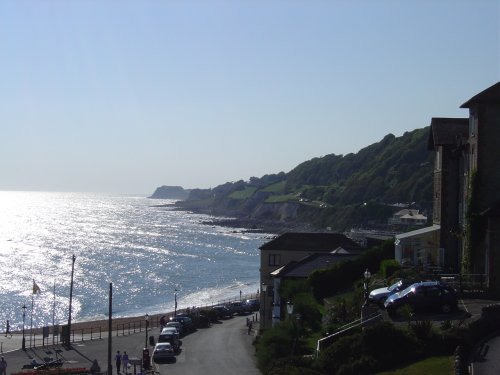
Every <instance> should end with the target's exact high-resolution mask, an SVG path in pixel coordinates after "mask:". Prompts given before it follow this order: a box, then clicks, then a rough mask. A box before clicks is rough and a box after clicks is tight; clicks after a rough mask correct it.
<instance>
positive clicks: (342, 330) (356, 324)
mask: <svg viewBox="0 0 500 375" xmlns="http://www.w3.org/2000/svg"><path fill="white" fill-rule="evenodd" d="M381 318H382V314H380V312H374V313H373V314H371V315H368V316H367V317H362V318H360V319H356V320H354V321H352V322H350V323H347V324H346V325H344V326H342V327H340V328H339V329H337V331H336V332H334V333H332V334H331V335H328V336H326V337H323V338H321V339H319V340H318V342H317V344H316V357H318V355H319V352H320V350H321V345H322V344H324V343H326V342H327V341H330V340H333V339H335V338H337V337H339V336H341V335H342V334H344V333H346V332H349V331H350V330H352V329H354V328H357V327H362V326H365V325H367V324H369V323H373V322H374V321H377V320H380V319H381Z"/></svg>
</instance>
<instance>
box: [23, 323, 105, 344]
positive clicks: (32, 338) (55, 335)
mask: <svg viewBox="0 0 500 375" xmlns="http://www.w3.org/2000/svg"><path fill="white" fill-rule="evenodd" d="M47 328H48V329H49V330H50V332H49V330H47ZM59 328H60V327H59V326H56V327H54V326H51V327H45V330H47V331H46V332H45V333H44V328H33V330H32V331H31V332H30V330H26V332H25V336H24V338H25V343H26V347H29V348H32V347H36V346H42V347H45V346H51V345H59V344H61V343H62V342H63V340H62V339H61V336H60V330H59ZM100 339H102V329H101V327H90V328H79V329H78V328H77V329H72V330H71V333H70V340H71V342H72V343H75V342H83V341H92V340H100Z"/></svg>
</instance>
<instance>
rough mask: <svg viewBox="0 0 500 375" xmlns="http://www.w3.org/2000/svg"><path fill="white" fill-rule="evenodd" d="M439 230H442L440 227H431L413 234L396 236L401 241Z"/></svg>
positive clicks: (415, 231)
mask: <svg viewBox="0 0 500 375" xmlns="http://www.w3.org/2000/svg"><path fill="white" fill-rule="evenodd" d="M439 229H441V226H440V225H432V226H430V227H425V228H422V229H417V230H412V231H411V232H406V233H401V234H396V240H399V239H401V238H409V237H415V236H418V235H421V234H425V233H430V232H434V231H436V230H439Z"/></svg>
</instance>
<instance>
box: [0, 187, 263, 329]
mask: <svg viewBox="0 0 500 375" xmlns="http://www.w3.org/2000/svg"><path fill="white" fill-rule="evenodd" d="M174 203H175V201H172V200H157V199H154V200H153V199H149V198H147V197H145V196H139V195H137V196H136V195H117V194H97V193H66V192H65V193H56V192H20V191H0V332H1V331H2V330H3V329H4V327H5V324H6V321H7V320H9V323H10V327H11V330H17V329H21V327H22V325H23V321H24V324H25V325H26V326H27V327H29V326H32V327H42V326H47V325H52V324H65V323H67V321H68V315H69V305H70V294H71V295H72V298H71V315H72V322H83V321H91V320H100V319H107V318H108V311H109V302H110V294H112V314H113V317H114V318H117V317H130V316H144V315H145V314H149V315H152V314H160V313H165V312H169V311H173V310H174V308H175V306H174V305H175V300H177V304H178V305H177V307H178V309H181V308H186V307H192V306H205V305H212V304H217V303H219V302H220V301H223V300H226V299H230V298H238V297H239V296H240V293H241V294H243V295H247V294H252V293H257V291H258V289H259V247H260V246H261V245H262V244H264V243H265V242H267V241H269V238H271V236H272V235H271V234H264V233H256V232H249V231H246V230H244V229H238V228H228V227H221V226H217V225H213V224H207V222H210V221H211V220H213V219H214V218H212V217H210V216H207V215H202V214H196V213H192V212H186V211H179V210H177V209H176V208H175V206H174ZM73 256H74V257H75V261H74V263H73ZM72 279H73V291H72V293H70V286H71V280H72ZM110 290H112V293H110ZM23 306H24V307H25V308H24V309H23ZM23 312H24V317H23Z"/></svg>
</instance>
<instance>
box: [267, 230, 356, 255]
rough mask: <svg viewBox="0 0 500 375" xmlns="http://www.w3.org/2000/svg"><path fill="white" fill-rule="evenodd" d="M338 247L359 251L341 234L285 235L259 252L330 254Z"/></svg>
mask: <svg viewBox="0 0 500 375" xmlns="http://www.w3.org/2000/svg"><path fill="white" fill-rule="evenodd" d="M338 247H342V248H344V249H346V250H360V246H359V245H358V244H357V243H356V242H354V241H353V240H351V239H350V238H348V237H346V236H345V235H343V234H341V233H285V234H282V235H281V236H278V237H276V238H275V239H273V240H271V241H269V242H266V243H265V244H263V245H262V246H261V247H260V250H280V251H311V252H331V251H333V250H335V249H337V248H338Z"/></svg>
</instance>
